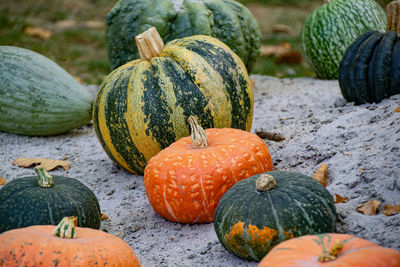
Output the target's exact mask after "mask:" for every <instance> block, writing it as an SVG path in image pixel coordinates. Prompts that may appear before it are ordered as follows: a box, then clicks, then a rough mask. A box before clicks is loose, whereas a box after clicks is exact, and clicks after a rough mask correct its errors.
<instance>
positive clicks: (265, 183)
mask: <svg viewBox="0 0 400 267" xmlns="http://www.w3.org/2000/svg"><path fill="white" fill-rule="evenodd" d="M275 186H276V180H275V177H274V176H272V175H269V174H266V173H263V174H261V175H260V176H259V177H258V178H257V180H256V188H257V190H258V191H261V192H265V191H268V190H271V189H274V188H275Z"/></svg>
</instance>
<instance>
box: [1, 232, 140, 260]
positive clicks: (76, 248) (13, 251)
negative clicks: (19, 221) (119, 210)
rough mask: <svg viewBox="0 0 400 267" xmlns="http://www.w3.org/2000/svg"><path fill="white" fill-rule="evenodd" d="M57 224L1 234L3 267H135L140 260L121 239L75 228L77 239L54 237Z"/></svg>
mask: <svg viewBox="0 0 400 267" xmlns="http://www.w3.org/2000/svg"><path fill="white" fill-rule="evenodd" d="M53 230H54V225H40V226H39V225H35V226H29V227H25V228H20V229H14V230H10V231H6V232H4V233H2V234H0V266H2V267H11V266H46V267H47V266H58V267H60V266H69V267H74V266H114V267H125V266H127V267H136V266H140V263H139V260H138V258H137V257H136V255H135V253H134V252H133V250H132V249H131V248H130V247H129V245H128V244H127V243H125V242H124V241H123V240H122V239H120V238H118V237H116V236H113V235H111V234H108V233H105V232H103V231H99V230H94V229H91V228H81V227H76V228H75V231H76V235H77V238H74V239H65V238H60V237H57V236H55V235H53Z"/></svg>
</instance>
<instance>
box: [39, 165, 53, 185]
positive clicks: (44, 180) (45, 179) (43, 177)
mask: <svg viewBox="0 0 400 267" xmlns="http://www.w3.org/2000/svg"><path fill="white" fill-rule="evenodd" d="M35 172H36V173H37V175H38V177H39V186H40V187H52V186H53V185H54V179H53V177H52V176H51V175H50V174H49V173H48V172H47V170H46V168H43V167H36V168H35Z"/></svg>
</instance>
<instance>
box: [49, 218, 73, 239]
mask: <svg viewBox="0 0 400 267" xmlns="http://www.w3.org/2000/svg"><path fill="white" fill-rule="evenodd" d="M77 225H78V218H76V216H70V217H64V218H62V220H61V222H60V223H59V224H58V225H57V226H56V228H55V229H54V231H53V234H54V235H55V236H58V237H62V238H76V232H75V227H76V226H77Z"/></svg>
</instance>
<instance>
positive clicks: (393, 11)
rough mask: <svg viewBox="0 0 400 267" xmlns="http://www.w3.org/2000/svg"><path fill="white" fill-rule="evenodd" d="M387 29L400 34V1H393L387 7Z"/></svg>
mask: <svg viewBox="0 0 400 267" xmlns="http://www.w3.org/2000/svg"><path fill="white" fill-rule="evenodd" d="M386 13H387V21H386V31H394V32H397V34H398V35H399V36H400V1H393V2H391V3H389V4H388V5H387V7H386Z"/></svg>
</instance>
